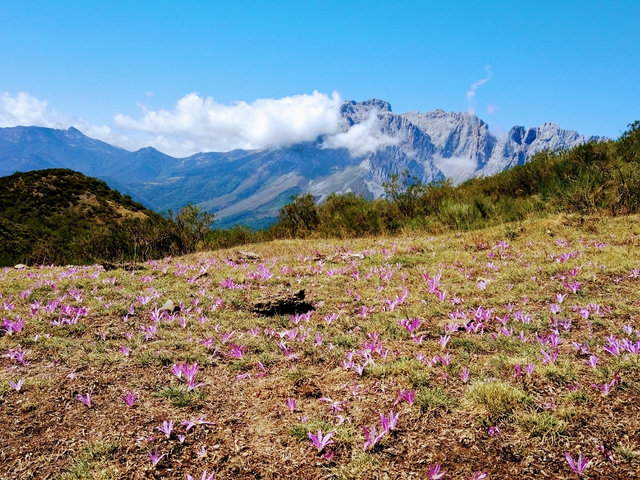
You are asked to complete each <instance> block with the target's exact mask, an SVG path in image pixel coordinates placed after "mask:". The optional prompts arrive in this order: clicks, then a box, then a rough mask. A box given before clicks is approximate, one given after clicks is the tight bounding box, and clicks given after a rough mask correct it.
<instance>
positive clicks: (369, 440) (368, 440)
mask: <svg viewBox="0 0 640 480" xmlns="http://www.w3.org/2000/svg"><path fill="white" fill-rule="evenodd" d="M362 433H364V438H365V442H364V450H365V451H366V450H367V448H369V447H373V446H374V445H375V444H376V443H378V442H379V441H380V439H381V438H382V437H383V436H384V434H385V433H387V430H382V432H380V435H378V436H376V426H375V425H372V426H371V430H367V427H365V426H364V425H363V426H362Z"/></svg>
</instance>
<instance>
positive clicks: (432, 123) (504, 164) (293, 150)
mask: <svg viewBox="0 0 640 480" xmlns="http://www.w3.org/2000/svg"><path fill="white" fill-rule="evenodd" d="M340 114H341V119H342V127H341V128H342V132H341V133H339V134H337V135H333V136H319V137H318V138H317V139H316V140H314V141H312V142H303V143H297V144H293V145H285V146H273V147H267V148H263V149H260V150H232V151H229V152H206V153H197V154H195V155H192V156H190V157H186V158H174V157H171V156H169V155H165V154H163V153H162V152H159V151H158V150H156V149H154V148H151V147H147V148H143V149H140V150H138V151H135V152H130V151H127V150H124V149H122V148H119V147H116V146H113V145H110V144H108V143H105V142H102V141H100V140H95V139H92V138H89V137H87V136H85V135H84V134H83V133H82V132H80V131H79V130H77V129H76V128H73V127H71V128H69V129H67V130H57V129H50V128H44V127H12V128H0V176H5V175H10V174H13V173H14V172H18V171H22V172H26V171H31V170H40V169H45V168H69V169H72V170H76V171H79V172H82V173H83V174H85V175H90V176H94V177H98V178H100V179H102V180H104V181H105V182H107V184H108V185H109V186H110V187H112V188H115V189H117V190H119V191H120V192H122V193H125V194H128V195H130V196H131V197H132V198H133V199H134V200H136V201H139V202H142V203H143V204H144V205H145V206H147V207H149V208H152V209H154V210H156V211H166V210H169V209H172V210H177V209H179V208H181V207H182V206H183V205H185V204H186V203H187V202H191V203H194V204H197V205H198V206H200V207H202V208H203V209H205V210H206V211H209V212H212V213H215V214H216V219H217V220H216V225H217V226H219V227H227V226H231V225H234V224H238V223H242V224H244V225H248V226H251V227H254V228H260V227H265V226H267V225H269V224H270V223H271V222H273V221H274V220H275V218H276V217H277V215H278V210H279V208H280V207H281V206H283V205H284V204H286V203H287V202H288V201H289V200H290V197H291V195H294V194H298V193H302V192H309V193H311V194H313V195H314V196H315V197H316V198H317V199H318V201H322V199H323V198H325V197H326V196H327V195H329V194H330V193H332V192H343V193H344V192H355V193H362V194H364V195H365V196H367V197H369V198H377V197H379V196H381V195H383V193H384V189H383V183H384V182H385V181H387V180H388V179H389V176H390V175H391V174H393V173H402V172H404V171H406V170H408V171H409V172H410V173H411V175H415V176H416V177H418V178H419V179H420V180H422V181H423V182H432V181H435V180H441V179H444V178H447V177H449V178H452V179H453V180H454V182H460V181H463V180H466V179H468V178H471V177H474V176H483V175H492V174H495V173H498V172H500V171H502V170H505V169H507V168H510V167H513V166H515V165H518V164H522V163H524V162H526V161H527V160H528V159H529V158H531V156H532V155H534V154H535V153H537V152H540V151H542V150H544V149H551V150H558V149H565V148H571V147H573V146H575V145H578V144H582V143H586V142H590V141H600V140H604V138H603V137H597V136H584V135H580V134H578V133H577V132H576V131H573V130H563V129H561V128H560V127H559V126H558V125H556V124H554V123H544V124H543V125H541V126H540V127H533V128H524V127H519V126H516V127H513V128H511V129H510V130H509V131H508V132H507V133H506V134H505V135H503V136H501V137H499V138H498V137H497V136H496V135H494V134H493V133H492V132H491V131H490V130H489V126H488V125H487V124H486V123H485V122H484V121H483V120H481V119H480V118H478V117H477V116H475V115H474V114H473V113H470V112H464V113H454V112H445V111H443V110H435V111H431V112H424V113H419V112H417V111H416V112H407V113H403V114H396V113H393V112H392V110H391V106H390V105H389V103H387V102H384V101H382V100H375V99H374V100H367V101H364V102H355V101H350V102H344V103H343V104H342V107H341V110H340Z"/></svg>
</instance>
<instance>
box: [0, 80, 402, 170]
mask: <svg viewBox="0 0 640 480" xmlns="http://www.w3.org/2000/svg"><path fill="white" fill-rule="evenodd" d="M342 103H343V101H342V98H341V97H340V95H339V94H338V93H336V92H334V93H333V94H332V95H331V96H328V95H326V94H322V93H318V92H317V91H316V92H313V93H312V94H304V95H293V96H290V97H284V98H280V99H270V98H265V99H259V100H256V101H254V102H251V103H248V102H235V103H233V104H230V105H224V104H220V103H217V102H216V101H215V100H214V99H213V98H211V97H206V98H203V97H201V96H199V95H198V94H196V93H190V94H188V95H185V96H184V97H182V98H181V99H180V100H178V102H177V103H176V104H175V106H174V108H173V109H171V110H164V109H161V110H151V109H149V108H148V107H146V106H144V105H143V104H138V106H139V108H140V109H141V116H140V117H139V118H133V117H131V116H128V115H122V114H118V115H115V116H114V118H113V125H112V126H108V125H102V126H97V125H92V124H90V123H88V122H85V121H84V120H82V119H81V118H78V117H69V116H66V115H63V114H61V113H59V112H57V111H56V110H55V109H52V108H50V107H49V105H48V103H47V102H46V101H43V100H39V99H38V98H36V97H34V96H33V95H30V94H29V93H25V92H21V93H18V94H17V95H15V96H12V95H10V94H9V93H0V127H14V126H17V125H24V126H41V127H50V128H63V129H66V128H69V127H71V126H73V127H75V128H77V129H78V130H80V131H82V132H83V133H84V134H85V135H87V136H89V137H92V138H96V139H98V140H102V141H105V142H107V143H110V144H112V145H117V146H119V147H122V148H125V149H127V150H131V151H135V150H138V149H140V148H143V147H148V146H151V147H154V148H156V149H158V150H160V151H162V152H164V153H166V154H169V155H173V156H176V157H186V156H189V155H192V154H194V153H197V152H206V151H228V150H233V149H236V148H242V149H248V150H252V149H260V148H265V147H268V146H283V145H289V144H294V143H298V142H305V141H312V140H315V139H316V138H318V137H319V136H325V142H324V144H323V147H324V148H347V149H349V151H350V152H351V153H352V155H354V156H361V155H364V154H366V153H368V152H372V151H374V150H376V149H378V148H380V147H382V146H385V145H391V144H394V143H397V140H395V139H393V138H391V137H389V136H388V135H385V134H384V133H382V132H381V130H380V126H379V123H378V122H379V119H378V115H377V112H375V111H374V112H371V114H370V116H369V118H368V119H367V120H366V121H364V122H362V123H360V124H357V125H354V126H352V127H350V128H349V129H348V130H345V129H346V126H345V124H344V123H343V122H344V120H343V119H342V117H341V116H340V107H341V105H342Z"/></svg>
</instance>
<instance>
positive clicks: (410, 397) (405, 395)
mask: <svg viewBox="0 0 640 480" xmlns="http://www.w3.org/2000/svg"><path fill="white" fill-rule="evenodd" d="M415 398H416V391H415V390H405V389H404V388H403V389H401V390H399V391H398V396H397V397H396V401H395V402H393V404H394V405H397V404H398V403H400V401H402V400H404V401H405V402H407V403H408V404H409V405H413V401H414V400H415Z"/></svg>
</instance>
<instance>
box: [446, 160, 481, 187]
mask: <svg viewBox="0 0 640 480" xmlns="http://www.w3.org/2000/svg"><path fill="white" fill-rule="evenodd" d="M436 167H438V168H439V169H440V171H441V172H442V173H443V174H444V176H445V177H447V178H450V179H451V180H452V181H453V183H455V184H458V183H461V182H464V181H465V180H468V179H469V178H471V177H473V173H474V172H475V171H476V169H477V168H478V164H477V162H476V161H475V160H473V159H472V158H462V157H450V158H438V159H436Z"/></svg>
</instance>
